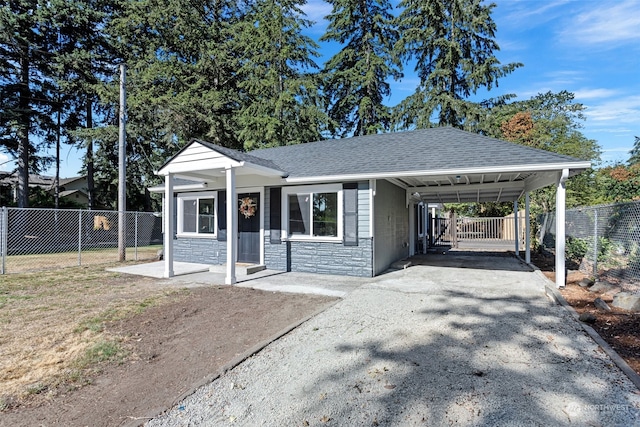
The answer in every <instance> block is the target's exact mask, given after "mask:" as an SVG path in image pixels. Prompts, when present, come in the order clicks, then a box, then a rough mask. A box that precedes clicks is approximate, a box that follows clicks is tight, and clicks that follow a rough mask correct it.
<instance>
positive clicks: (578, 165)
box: [285, 161, 591, 184]
mask: <svg viewBox="0 0 640 427" xmlns="http://www.w3.org/2000/svg"><path fill="white" fill-rule="evenodd" d="M590 167H591V162H585V161H579V162H571V163H550V164H531V165H511V166H509V165H507V166H491V167H481V168H467V169H434V170H427V171H424V170H423V171H415V170H414V171H404V172H381V173H366V174H352V175H328V176H310V177H300V178H295V177H292V178H285V181H286V182H287V183H291V184H306V183H313V182H328V181H358V180H367V179H387V178H403V177H414V176H416V177H418V176H440V175H473V174H492V173H512V172H547V171H562V170H563V169H570V170H575V169H578V170H584V169H589V168H590Z"/></svg>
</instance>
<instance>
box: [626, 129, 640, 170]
mask: <svg viewBox="0 0 640 427" xmlns="http://www.w3.org/2000/svg"><path fill="white" fill-rule="evenodd" d="M629 155H630V157H629V160H628V161H627V163H628V164H629V166H633V165H637V164H640V136H636V140H635V142H634V143H633V148H632V149H631V151H629Z"/></svg>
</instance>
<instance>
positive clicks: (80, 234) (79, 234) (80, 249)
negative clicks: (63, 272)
mask: <svg viewBox="0 0 640 427" xmlns="http://www.w3.org/2000/svg"><path fill="white" fill-rule="evenodd" d="M78 265H82V211H78Z"/></svg>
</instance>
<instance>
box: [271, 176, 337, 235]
mask: <svg viewBox="0 0 640 427" xmlns="http://www.w3.org/2000/svg"><path fill="white" fill-rule="evenodd" d="M301 193H302V194H306V193H337V194H338V236H337V237H328V236H300V235H297V234H296V235H289V196H290V195H294V194H301ZM281 201H282V207H281V209H282V211H281V212H282V224H281V226H282V240H283V241H291V242H331V243H342V242H343V236H344V194H343V191H342V184H326V185H303V186H296V187H284V188H282V198H281ZM311 222H312V223H313V215H312V216H311Z"/></svg>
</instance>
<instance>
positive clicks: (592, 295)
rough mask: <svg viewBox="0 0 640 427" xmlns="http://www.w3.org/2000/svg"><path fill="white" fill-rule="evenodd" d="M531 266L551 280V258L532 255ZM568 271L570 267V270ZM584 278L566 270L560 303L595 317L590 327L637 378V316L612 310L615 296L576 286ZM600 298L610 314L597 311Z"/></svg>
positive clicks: (639, 367) (639, 370)
mask: <svg viewBox="0 0 640 427" xmlns="http://www.w3.org/2000/svg"><path fill="white" fill-rule="evenodd" d="M531 261H532V263H533V264H534V265H535V266H536V267H538V268H540V270H541V271H542V272H543V273H544V274H545V276H547V277H548V278H549V279H550V280H552V281H553V280H555V272H554V259H553V257H549V256H544V255H541V254H535V255H534V254H532V260H531ZM570 268H571V267H570ZM585 277H588V276H587V275H586V274H584V273H581V272H579V271H576V270H569V274H567V286H566V287H565V288H564V289H560V290H559V291H560V293H561V294H562V296H563V297H564V299H565V300H566V301H567V303H569V305H571V306H572V307H573V308H574V309H575V310H576V311H577V312H578V314H582V313H591V314H593V315H594V316H595V317H596V321H595V323H592V324H590V326H591V327H592V328H593V329H595V330H596V332H598V334H600V336H601V337H602V338H603V339H604V340H605V341H606V342H607V343H608V344H609V345H610V346H611V347H612V348H613V349H614V350H615V351H616V352H617V353H618V354H619V355H620V357H622V358H623V359H624V360H625V361H626V362H627V364H629V366H630V367H631V369H633V370H634V371H635V372H637V373H638V374H640V313H634V312H630V311H627V310H623V309H620V308H616V307H613V306H612V305H611V302H612V301H613V295H614V294H615V292H611V291H610V292H604V293H599V292H591V291H589V288H583V287H581V286H580V285H579V283H580V281H581V280H582V279H584V278H585ZM596 298H601V299H602V300H603V301H604V302H606V303H607V304H608V305H609V307H611V312H604V311H602V310H599V309H598V308H596V306H595V305H594V300H595V299H596Z"/></svg>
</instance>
